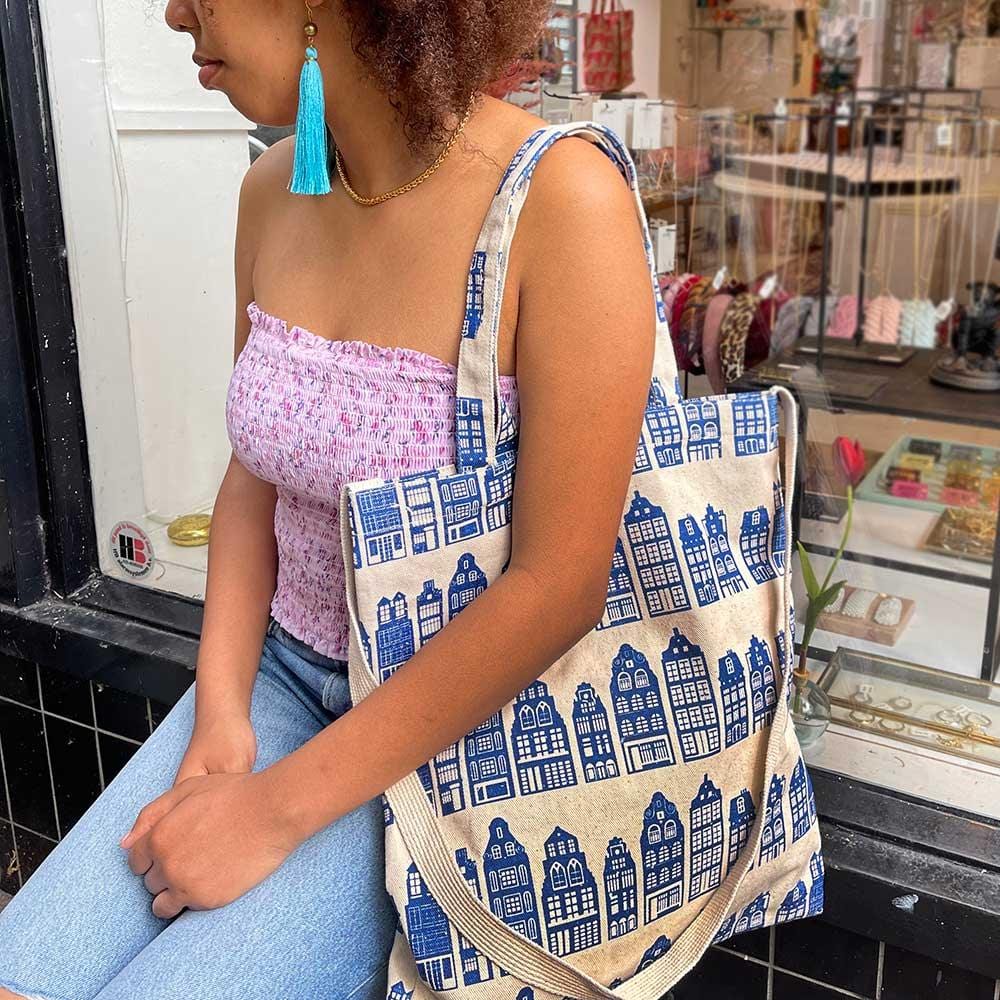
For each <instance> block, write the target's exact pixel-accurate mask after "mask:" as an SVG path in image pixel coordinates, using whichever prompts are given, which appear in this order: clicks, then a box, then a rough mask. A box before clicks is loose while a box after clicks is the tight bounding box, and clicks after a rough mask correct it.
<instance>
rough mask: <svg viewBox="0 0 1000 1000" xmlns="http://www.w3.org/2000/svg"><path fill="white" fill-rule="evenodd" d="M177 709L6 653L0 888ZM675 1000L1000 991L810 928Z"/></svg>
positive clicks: (966, 996)
mask: <svg viewBox="0 0 1000 1000" xmlns="http://www.w3.org/2000/svg"><path fill="white" fill-rule="evenodd" d="M168 711H169V706H166V705H161V704H159V703H158V702H153V701H150V699H148V698H142V697H139V696H138V695H134V694H128V693H125V692H123V691H119V690H117V689H115V688H113V687H110V686H108V685H106V684H101V683H97V682H94V681H85V680H81V679H79V678H77V677H74V676H70V675H69V674H64V673H60V672H58V671H55V670H51V669H49V668H47V667H46V668H39V667H37V666H36V665H35V664H33V663H29V662H27V661H25V660H18V659H14V658H12V657H7V656H0V776H2V779H3V784H2V786H0V891H6V892H8V893H15V892H17V890H18V889H19V888H20V887H21V885H22V884H23V883H24V881H25V880H26V879H27V878H28V877H29V876H30V875H31V873H32V872H33V871H34V870H35V869H36V868H37V867H38V865H39V864H40V863H41V862H42V861H43V860H44V858H45V856H46V855H47V854H48V852H49V851H50V850H51V849H52V848H53V847H54V846H55V844H56V843H57V842H58V841H59V839H60V837H63V836H65V835H66V832H67V831H68V830H69V829H70V828H71V827H72V825H73V824H74V823H75V822H76V820H77V819H79V818H80V816H81V815H82V814H83V813H84V811H85V810H86V809H87V807H88V806H89V805H90V803H91V802H93V800H94V799H95V798H96V797H97V796H98V795H99V794H100V792H101V791H102V789H103V788H104V787H105V786H106V785H107V783H108V782H109V781H111V779H112V778H113V777H114V776H115V775H116V774H117V773H118V771H119V770H120V769H121V768H122V767H123V766H124V765H125V763H126V762H127V761H128V759H129V758H130V757H131V756H132V754H133V753H134V752H135V750H136V749H137V748H138V747H139V745H140V744H141V743H142V741H143V740H144V739H145V738H146V737H147V736H148V735H149V734H150V733H151V732H152V730H153V728H154V727H155V726H156V725H157V723H158V722H159V721H160V720H161V719H162V718H163V716H164V715H165V714H166V713H167V712H168ZM828 891H829V890H828ZM673 993H674V1000H837V998H840V1000H843V998H845V997H848V998H854V1000H859V998H861V1000H1000V983H998V982H996V981H994V980H991V979H986V978H985V977H984V976H980V975H978V974H977V973H974V972H967V971H964V970H962V969H959V968H956V967H955V966H950V965H945V964H942V963H939V962H935V961H932V960H931V959H927V958H924V957H923V956H920V955H917V954H914V953H913V952H908V951H904V950H902V949H900V948H897V947H894V946H892V945H886V944H884V943H882V942H879V941H873V940H871V939H870V938H867V937H863V936H861V935H859V934H854V933H852V932H850V931H846V930H843V929H841V928H838V927H834V926H832V925H830V924H826V923H824V922H823V921H822V920H806V921H798V922H796V923H793V924H785V925H782V926H781V927H778V928H772V929H765V930H760V931H753V932H752V933H750V934H745V935H743V936H741V937H738V938H733V939H732V940H730V941H727V942H726V944H725V945H724V946H721V947H715V948H712V949H710V951H709V952H708V954H707V955H706V956H705V957H704V959H702V962H701V963H700V965H699V966H698V968H697V969H695V971H694V972H692V973H691V974H690V975H689V976H688V977H687V978H685V979H684V980H683V981H682V982H681V983H679V984H678V985H677V986H676V987H675V989H674V991H673Z"/></svg>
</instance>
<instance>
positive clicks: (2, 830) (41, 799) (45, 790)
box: [0, 656, 168, 893]
mask: <svg viewBox="0 0 1000 1000" xmlns="http://www.w3.org/2000/svg"><path fill="white" fill-rule="evenodd" d="M166 711H168V709H167V707H166V706H163V705H158V704H155V703H151V702H150V701H149V699H148V698H140V697H138V696H136V695H133V694H127V693H125V692H123V691H118V690H116V689H114V688H110V687H108V686H107V685H104V684H99V683H94V682H91V681H84V680H80V679H79V678H77V677H72V676H70V675H69V674H64V673H60V672H58V671H55V670H49V669H47V668H46V669H39V668H38V667H37V666H36V665H35V664H33V663H28V662H26V661H24V660H17V659H13V658H11V657H5V656H0V777H2V779H3V783H2V785H0V890H2V891H4V892H8V893H14V892H16V891H17V890H18V889H19V888H20V886H21V885H22V883H23V882H24V880H25V879H26V878H28V876H29V875H30V874H31V873H32V872H33V871H34V870H35V868H37V867H38V865H39V864H40V863H41V861H42V860H43V859H44V858H45V856H46V855H47V854H48V853H49V851H50V850H51V849H52V847H53V846H54V845H55V844H56V843H57V841H58V840H59V839H60V837H62V836H63V835H64V834H65V833H66V831H67V830H69V828H70V827H71V826H72V825H73V824H74V823H75V822H76V821H77V820H78V819H79V818H80V816H82V815H83V813H84V811H85V810H86V809H87V807H88V806H89V805H90V804H91V802H93V801H94V799H95V798H97V796H98V795H99V794H100V793H101V791H102V790H103V789H104V787H105V786H106V785H107V783H108V782H109V781H110V780H111V779H112V778H113V777H114V776H115V775H116V774H117V773H118V772H119V771H120V770H121V768H122V767H123V766H124V765H125V763H126V762H127V761H128V759H129V758H130V757H131V756H132V754H133V753H135V751H136V750H137V749H138V748H139V746H140V745H141V743H142V740H143V739H145V737H147V736H148V735H149V734H150V732H152V730H153V727H154V726H155V725H156V723H157V722H158V721H159V720H160V719H162V718H163V715H164V714H165V713H166Z"/></svg>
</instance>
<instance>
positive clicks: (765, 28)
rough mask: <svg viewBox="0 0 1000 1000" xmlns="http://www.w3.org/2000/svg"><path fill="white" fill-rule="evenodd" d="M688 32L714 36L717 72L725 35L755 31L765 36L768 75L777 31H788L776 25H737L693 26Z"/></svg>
mask: <svg viewBox="0 0 1000 1000" xmlns="http://www.w3.org/2000/svg"><path fill="white" fill-rule="evenodd" d="M688 30H689V31H696V32H701V33H703V34H710V35H715V69H716V71H717V72H722V39H723V37H724V36H725V35H728V34H730V33H733V32H737V31H756V32H760V33H761V34H764V35H767V70H768V72H769V73H770V72H771V71H772V70H773V69H774V39H775V36H776V35H777V33H778V32H779V31H788V28H782V27H780V26H778V25H767V24H755V25H748V24H737V25H734V26H733V27H731V28H726V27H723V26H721V25H707V24H706V25H700V24H699V25H695V26H694V27H692V28H689V29H688Z"/></svg>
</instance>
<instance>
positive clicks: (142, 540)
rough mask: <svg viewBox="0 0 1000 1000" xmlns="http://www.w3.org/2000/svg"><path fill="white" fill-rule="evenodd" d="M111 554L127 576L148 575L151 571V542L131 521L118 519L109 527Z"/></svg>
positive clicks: (152, 560) (153, 560) (152, 561)
mask: <svg viewBox="0 0 1000 1000" xmlns="http://www.w3.org/2000/svg"><path fill="white" fill-rule="evenodd" d="M111 554H112V555H113V556H114V557H115V562H116V563H118V565H119V566H121V568H122V569H123V570H125V572H126V573H128V575H129V576H134V577H141V576H148V575H149V573H151V572H152V571H153V563H154V562H155V559H154V558H153V543H152V542H151V541H150V540H149V535H147V534H146V532H145V531H143V530H142V528H140V527H139V525H137V524H135V523H134V522H132V521H119V522H118V523H117V524H116V525H115V526H114V527H113V528H112V529H111Z"/></svg>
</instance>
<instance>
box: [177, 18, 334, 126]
mask: <svg viewBox="0 0 1000 1000" xmlns="http://www.w3.org/2000/svg"><path fill="white" fill-rule="evenodd" d="M310 6H311V7H312V8H313V17H312V19H313V21H315V22H317V23H318V24H320V32H319V34H317V36H316V47H317V50H318V51H319V52H320V59H321V60H322V53H323V44H322V43H323V36H324V32H323V30H322V29H323V27H326V26H327V24H328V23H329V21H328V20H327V21H326V23H324V20H322V19H321V18H322V14H323V13H326V8H325V3H322V2H321V3H319V4H317V3H316V2H313V3H311V4H310ZM164 19H165V20H166V22H167V24H168V25H169V26H170V27H171V28H172V29H173V30H174V31H187V32H189V33H190V35H191V38H192V39H193V40H194V46H193V51H192V57H193V59H194V60H196V62H197V63H198V64H199V65H195V63H192V65H191V74H192V76H197V78H198V80H199V82H200V83H201V85H202V86H203V87H206V88H208V89H209V90H221V91H222V92H223V93H224V94H225V95H226V97H227V98H229V101H230V103H231V104H232V105H233V107H234V108H236V110H237V111H239V112H240V113H241V114H243V115H245V116H246V117H247V118H249V119H250V120H251V121H254V122H256V123H257V124H259V125H276V126H284V125H293V124H294V123H295V114H296V110H297V108H298V98H299V94H298V82H299V73H300V71H301V69H302V60H303V58H304V55H305V46H306V36H305V33H304V32H303V30H302V29H303V26H304V25H305V23H306V5H305V3H304V2H299V0H168V3H167V8H166V11H165V13H164ZM329 40H330V41H332V39H329ZM202 63H209V65H204V66H201V65H200V64H202Z"/></svg>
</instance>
